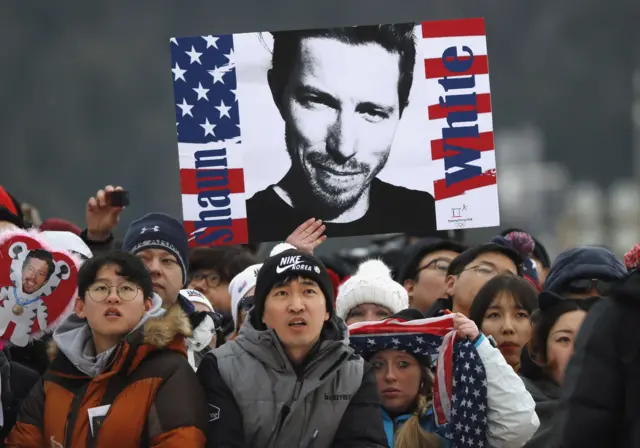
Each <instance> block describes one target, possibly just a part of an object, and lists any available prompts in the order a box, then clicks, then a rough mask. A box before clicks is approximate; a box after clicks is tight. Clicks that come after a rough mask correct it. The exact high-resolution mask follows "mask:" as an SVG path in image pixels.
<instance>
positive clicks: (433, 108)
mask: <svg viewBox="0 0 640 448" xmlns="http://www.w3.org/2000/svg"><path fill="white" fill-rule="evenodd" d="M421 28H422V39H420V40H419V43H418V54H419V55H420V57H421V58H423V59H424V74H425V79H426V95H427V104H429V106H428V107H427V111H426V113H427V117H428V120H429V126H428V128H429V140H430V142H431V148H430V150H431V158H432V160H441V159H443V158H444V149H443V140H442V129H443V128H444V127H447V126H448V125H447V122H446V116H447V112H453V111H456V110H469V108H468V107H465V108H460V107H452V108H443V107H441V106H440V104H439V98H440V97H444V96H445V95H446V92H445V91H444V88H443V87H442V86H441V85H440V84H439V83H438V81H439V80H441V79H442V78H444V77H445V76H447V77H450V76H451V75H455V76H469V75H474V76H475V86H474V87H473V88H472V89H468V90H456V91H455V94H466V93H475V94H476V95H477V111H478V121H477V124H478V128H479V131H480V137H479V138H465V139H457V140H453V141H451V142H450V143H451V144H454V145H455V144H459V145H461V146H464V147H465V148H470V149H475V150H477V151H481V152H482V153H483V154H482V156H481V157H482V163H481V164H480V165H481V166H482V167H483V169H484V170H485V171H484V173H483V174H482V175H481V176H477V177H476V178H473V179H469V180H468V181H466V182H461V183H460V184H454V185H452V186H450V187H447V186H446V185H445V180H444V178H443V179H440V180H436V181H435V182H434V194H435V199H436V201H439V200H443V199H448V198H452V197H455V196H459V195H462V194H464V193H465V192H467V191H469V190H473V189H478V188H482V187H486V186H490V185H495V184H496V175H495V153H494V151H495V145H494V138H493V120H492V115H491V90H490V86H489V63H488V54H487V40H486V30H485V24H484V19H482V18H477V19H476V18H473V19H460V20H443V21H437V22H423V23H422V25H421ZM452 46H455V47H456V48H458V49H460V50H459V51H461V48H462V47H463V46H466V47H469V48H470V49H471V51H472V52H473V56H474V60H473V65H472V66H471V68H470V69H469V70H468V71H466V72H464V73H449V72H448V70H447V69H446V67H445V66H444V64H443V63H442V54H443V53H444V51H445V50H446V49H447V48H450V47H452Z"/></svg>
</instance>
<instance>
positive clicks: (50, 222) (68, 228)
mask: <svg viewBox="0 0 640 448" xmlns="http://www.w3.org/2000/svg"><path fill="white" fill-rule="evenodd" d="M39 228H40V230H42V231H44V230H56V231H60V232H71V233H75V234H76V235H78V236H80V233H82V229H81V228H80V227H78V226H77V225H75V224H73V223H71V222H69V221H65V220H64V219H59V218H49V219H45V220H44V221H42V224H40V226H39Z"/></svg>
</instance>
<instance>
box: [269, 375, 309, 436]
mask: <svg viewBox="0 0 640 448" xmlns="http://www.w3.org/2000/svg"><path fill="white" fill-rule="evenodd" d="M303 382H304V381H303V379H302V378H301V377H298V380H297V381H296V385H295V387H294V388H293V395H292V397H291V399H290V400H289V401H287V402H286V403H285V404H284V405H283V406H282V409H281V410H280V415H279V416H278V423H277V424H276V428H275V430H274V431H273V432H272V433H271V437H269V442H268V443H267V446H270V444H271V441H272V440H273V438H276V439H277V438H278V435H279V434H280V431H281V430H282V426H283V425H284V421H285V420H286V419H287V417H288V416H289V413H290V412H291V406H292V405H293V403H294V402H295V401H296V400H297V399H298V397H299V396H300V391H301V390H302V384H303Z"/></svg>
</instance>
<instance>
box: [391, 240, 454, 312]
mask: <svg viewBox="0 0 640 448" xmlns="http://www.w3.org/2000/svg"><path fill="white" fill-rule="evenodd" d="M465 249H466V247H465V246H463V245H462V244H460V243H458V242H456V241H449V240H434V239H430V240H426V241H424V242H421V243H418V244H416V245H415V246H414V247H412V248H411V251H410V253H409V256H408V261H407V263H406V264H405V265H404V266H403V267H402V268H401V270H400V272H399V275H398V283H400V284H401V285H403V286H404V288H405V289H406V290H407V293H408V294H409V306H410V307H411V308H415V309H417V310H420V312H422V313H425V312H426V311H427V310H429V308H431V306H432V305H433V304H434V302H435V301H436V300H437V299H439V298H440V297H444V295H445V289H446V283H445V279H446V278H447V271H448V270H449V264H450V263H451V261H452V260H453V259H454V258H456V257H457V256H458V255H460V254H461V253H462V252H464V251H465Z"/></svg>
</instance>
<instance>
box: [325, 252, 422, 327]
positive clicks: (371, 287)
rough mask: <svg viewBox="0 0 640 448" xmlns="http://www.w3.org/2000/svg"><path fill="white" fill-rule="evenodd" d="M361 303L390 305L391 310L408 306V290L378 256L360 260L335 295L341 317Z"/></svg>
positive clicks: (392, 311)
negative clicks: (372, 258) (394, 278)
mask: <svg viewBox="0 0 640 448" xmlns="http://www.w3.org/2000/svg"><path fill="white" fill-rule="evenodd" d="M363 303H373V304H375V305H381V306H384V307H387V308H389V310H390V311H391V314H395V313H397V312H399V311H402V310H404V309H407V308H409V296H408V295H407V291H406V290H405V289H404V288H403V287H402V286H401V285H400V284H399V283H397V282H395V281H394V280H393V279H392V278H391V270H390V269H389V267H387V265H386V264H384V263H383V262H382V261H381V260H367V261H365V262H364V263H362V264H360V266H359V267H358V271H357V272H356V273H355V275H354V276H352V277H351V278H349V279H348V280H347V281H346V282H344V283H343V284H342V285H340V288H339V289H338V297H337V298H336V314H337V315H338V316H339V317H340V318H342V319H343V320H346V319H347V316H348V315H349V312H350V311H351V310H352V309H353V308H355V307H356V306H358V305H362V304H363Z"/></svg>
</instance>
